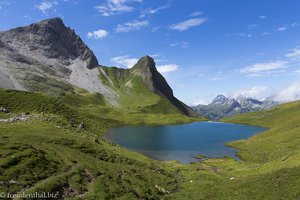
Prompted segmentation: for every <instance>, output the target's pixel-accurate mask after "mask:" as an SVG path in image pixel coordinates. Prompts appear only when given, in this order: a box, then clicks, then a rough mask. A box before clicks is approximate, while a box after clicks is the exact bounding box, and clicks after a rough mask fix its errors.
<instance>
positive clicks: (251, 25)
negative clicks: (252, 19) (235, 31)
mask: <svg viewBox="0 0 300 200" xmlns="http://www.w3.org/2000/svg"><path fill="white" fill-rule="evenodd" d="M257 27H258V24H249V25H248V26H247V29H255V28H257Z"/></svg>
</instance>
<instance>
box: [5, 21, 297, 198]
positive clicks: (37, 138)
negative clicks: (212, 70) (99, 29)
mask: <svg viewBox="0 0 300 200" xmlns="http://www.w3.org/2000/svg"><path fill="white" fill-rule="evenodd" d="M0 50H1V54H0V88H1V90H0V107H1V108H2V109H1V111H0V118H1V119H11V118H14V119H15V120H12V121H6V120H4V121H3V122H0V138H1V140H0V192H4V193H5V194H6V193H16V194H20V193H22V192H25V193H34V192H43V191H46V192H54V193H55V192H58V193H59V198H60V199H126V200H127V199H212V200H214V199H224V200H225V199H226V200H227V199H257V200H261V199H298V198H300V189H299V185H300V178H299V177H300V147H299V142H300V137H299V131H300V130H299V129H300V128H299V127H300V102H299V101H295V102H290V103H285V104H281V105H277V104H276V105H273V104H271V106H270V107H268V108H267V109H262V110H259V111H258V110H255V109H251V111H253V112H249V113H245V114H243V113H244V112H238V113H236V114H239V115H236V116H232V115H228V116H227V115H222V117H217V118H214V119H220V118H222V119H221V121H222V122H226V123H235V124H244V125H251V126H259V127H263V128H266V129H267V130H266V131H264V132H262V133H260V134H257V135H253V136H252V137H250V138H248V139H243V138H241V140H237V141H232V142H230V143H226V145H227V146H228V147H233V148H235V149H237V150H238V153H237V156H238V157H239V158H240V159H241V160H236V159H233V158H232V157H229V156H224V157H220V158H214V157H210V158H208V159H204V160H201V161H199V162H193V163H190V164H182V163H180V162H178V161H175V160H172V161H166V162H161V161H157V160H153V159H150V158H148V157H146V156H144V155H142V154H140V153H137V152H135V151H131V150H128V149H126V148H123V147H121V146H119V145H116V144H114V143H112V142H110V141H108V140H106V139H105V138H103V135H104V134H106V133H107V132H108V131H109V130H110V129H111V128H116V127H123V126H128V125H133V126H136V125H147V126H150V125H151V126H153V125H170V124H188V123H192V122H200V121H207V120H208V119H207V116H205V115H204V116H203V115H201V114H199V113H198V114H197V113H196V112H195V111H194V110H193V109H192V108H190V107H189V106H187V105H186V104H184V103H183V102H182V101H180V100H179V99H177V98H176V97H175V96H174V95H173V90H172V88H171V87H170V86H169V84H168V83H167V81H166V80H165V78H164V77H163V76H162V75H161V74H160V73H159V72H158V70H157V68H156V63H155V62H154V60H153V58H151V57H150V56H144V57H142V58H140V59H139V60H138V61H137V63H136V64H135V65H134V66H133V67H132V68H131V69H121V68H117V67H107V66H102V65H99V63H98V60H97V58H96V57H95V55H94V54H93V52H92V51H91V50H90V49H89V48H88V47H87V46H86V45H85V44H84V43H83V41H82V40H81V39H80V37H79V36H77V35H76V34H75V31H74V30H72V29H71V28H67V27H66V26H65V25H64V24H63V21H62V20H61V19H59V18H53V19H48V20H44V21H41V22H38V23H35V24H31V25H29V26H26V27H19V28H16V29H12V30H9V31H4V32H0ZM218 99H219V100H220V101H221V100H224V102H223V103H221V104H222V105H223V104H226V106H227V105H228V104H227V102H228V101H232V100H228V99H227V98H226V97H223V96H219V98H218ZM248 100H249V99H248ZM250 100H251V99H250ZM251 101H252V100H251ZM253 101H254V102H256V101H255V100H253ZM257 103H259V104H263V103H260V102H257ZM214 104H218V103H216V101H215V103H214ZM239 104H241V103H240V102H239ZM230 105H231V104H230ZM226 106H225V107H226ZM222 109H223V108H222ZM222 109H221V110H222ZM226 109H227V107H226ZM222 113H224V110H222ZM225 113H226V111H225ZM20 116H21V117H22V116H26V117H23V118H21V117H20ZM209 116H210V115H209ZM212 116H215V115H212ZM225 117H229V118H225ZM236 126H238V125H236ZM249 136H250V135H249ZM167 141H168V140H167ZM162 145H163V144H162ZM195 156H196V155H195ZM199 157H202V156H200V155H199Z"/></svg>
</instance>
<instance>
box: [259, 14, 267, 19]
mask: <svg viewBox="0 0 300 200" xmlns="http://www.w3.org/2000/svg"><path fill="white" fill-rule="evenodd" d="M266 17H267V16H265V15H261V16H259V18H260V19H266Z"/></svg>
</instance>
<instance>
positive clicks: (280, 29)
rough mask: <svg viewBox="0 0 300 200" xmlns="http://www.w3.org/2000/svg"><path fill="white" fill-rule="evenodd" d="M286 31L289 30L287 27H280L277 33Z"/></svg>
mask: <svg viewBox="0 0 300 200" xmlns="http://www.w3.org/2000/svg"><path fill="white" fill-rule="evenodd" d="M286 29H287V27H286V26H282V27H279V28H278V29H277V31H285V30H286Z"/></svg>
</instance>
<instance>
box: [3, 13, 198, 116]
mask: <svg viewBox="0 0 300 200" xmlns="http://www.w3.org/2000/svg"><path fill="white" fill-rule="evenodd" d="M0 51H1V55H0V80H1V81H0V88H4V89H16V90H25V91H35V92H42V93H46V94H49V95H52V96H63V95H65V94H72V93H75V92H76V91H75V90H76V89H77V88H81V89H84V90H86V91H88V92H90V93H98V94H101V95H102V97H103V99H104V100H105V103H106V104H108V105H109V106H113V107H115V108H121V107H122V108H123V107H127V108H128V109H135V110H141V111H144V112H153V111H155V110H157V111H160V112H166V113H181V114H184V115H187V116H195V115H196V113H195V112H194V111H193V110H192V109H191V108H189V107H188V106H186V105H185V104H183V103H182V102H181V101H179V100H178V99H177V98H175V97H174V95H173V91H172V89H171V88H170V86H169V85H168V83H167V81H166V80H165V79H164V77H163V76H162V75H161V74H160V73H159V72H158V71H157V70H156V67H155V63H154V60H153V59H152V58H150V57H149V56H145V57H143V58H141V59H140V60H139V61H138V63H137V64H136V65H135V66H134V67H133V68H132V69H119V68H116V67H105V66H99V64H98V60H97V58H96V57H95V55H94V53H93V52H92V50H90V49H89V48H88V46H87V45H86V44H84V42H83V41H82V40H81V39H80V37H79V36H78V35H76V33H75V31H74V30H72V29H71V28H69V27H66V26H65V25H64V23H63V21H62V20H61V19H60V18H53V19H48V20H44V21H41V22H39V23H35V24H31V25H29V26H25V27H19V28H15V29H12V30H9V31H3V32H0Z"/></svg>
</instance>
